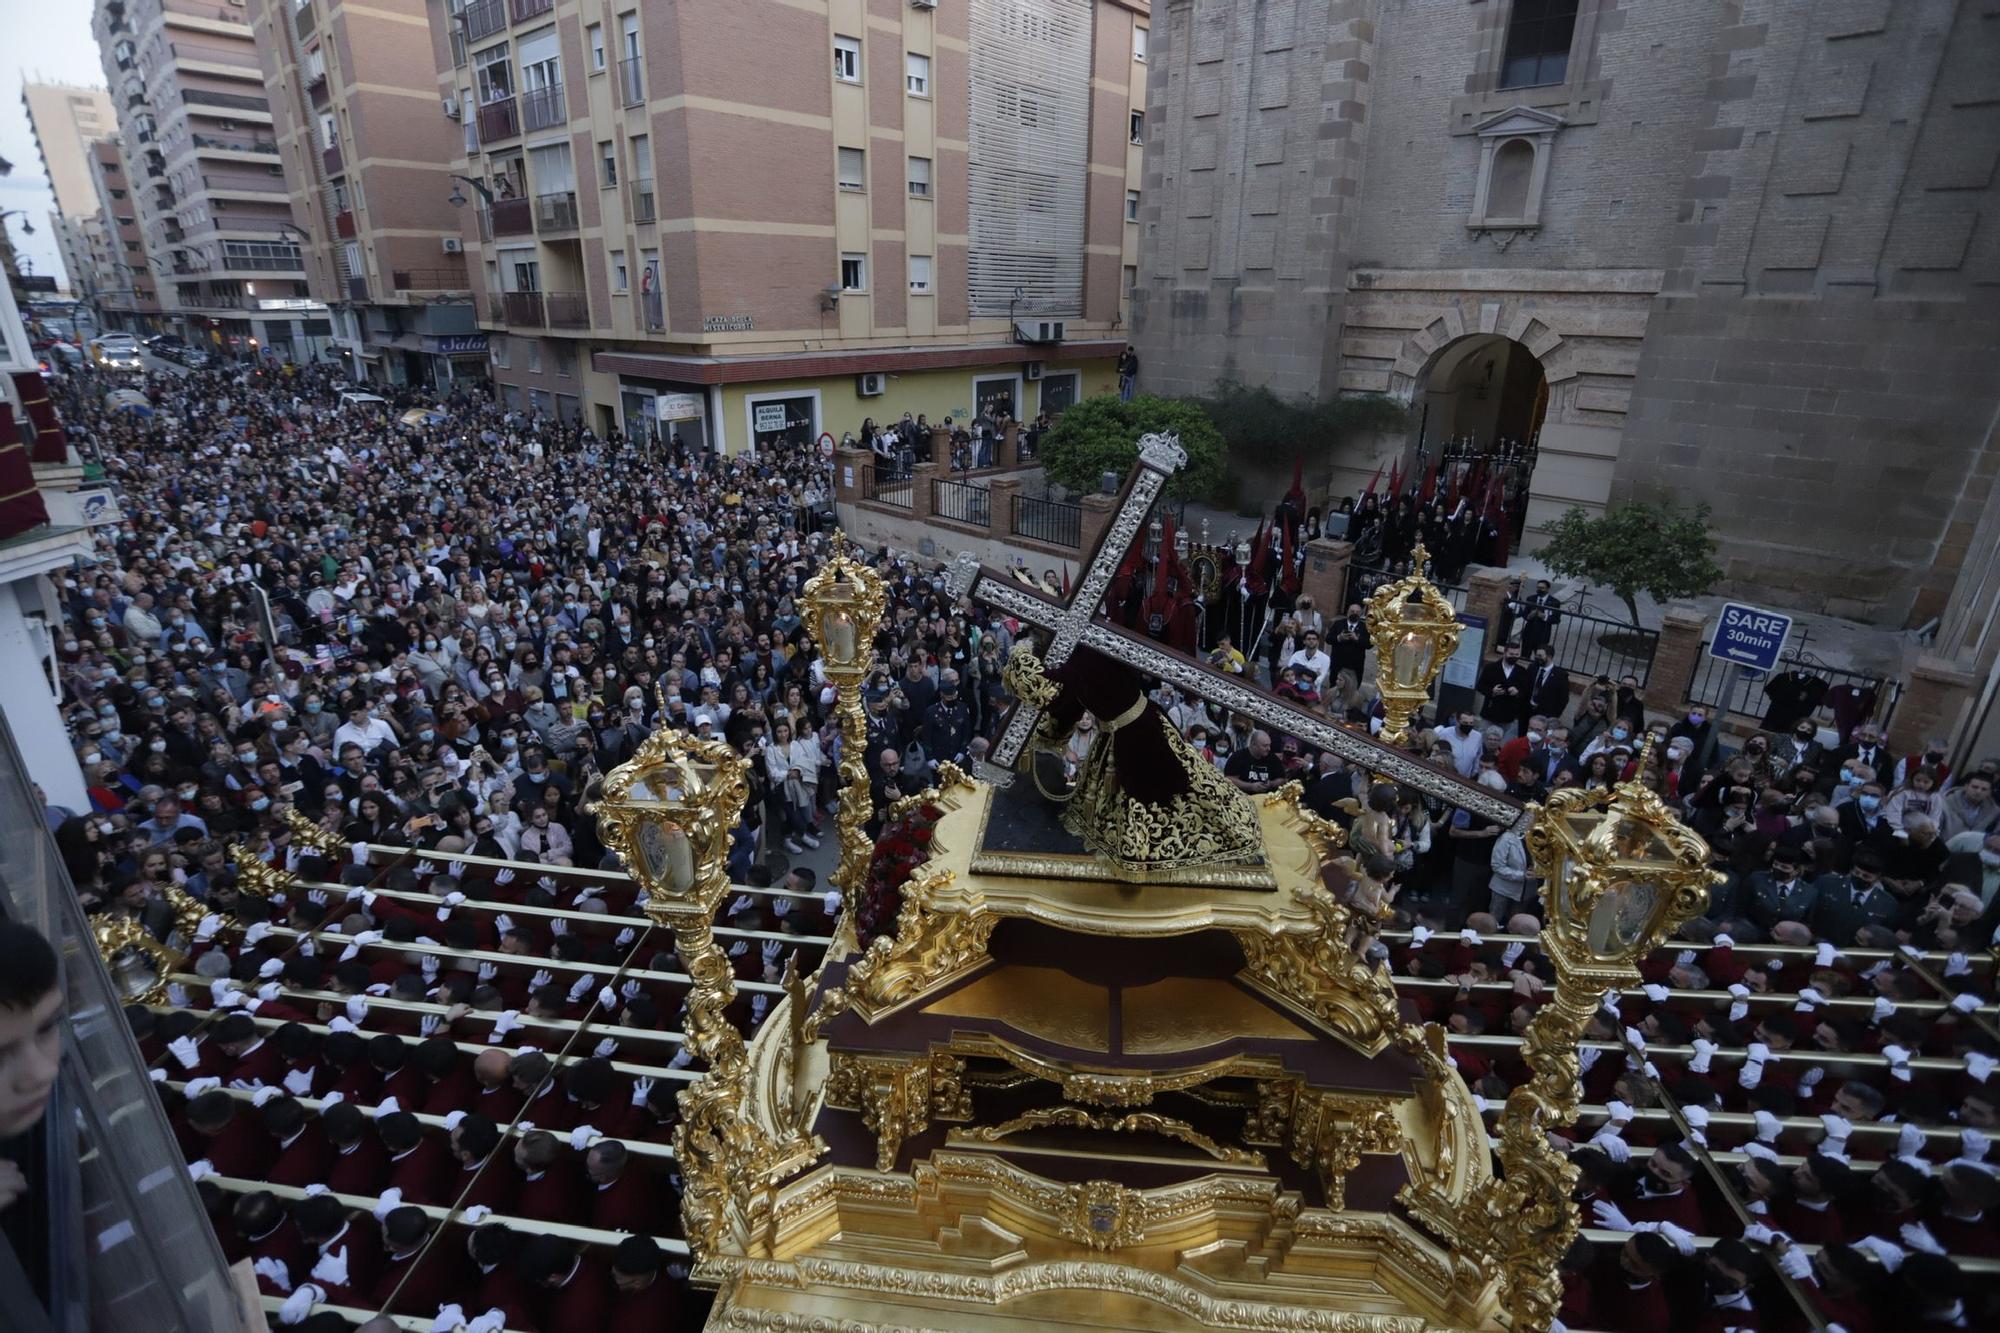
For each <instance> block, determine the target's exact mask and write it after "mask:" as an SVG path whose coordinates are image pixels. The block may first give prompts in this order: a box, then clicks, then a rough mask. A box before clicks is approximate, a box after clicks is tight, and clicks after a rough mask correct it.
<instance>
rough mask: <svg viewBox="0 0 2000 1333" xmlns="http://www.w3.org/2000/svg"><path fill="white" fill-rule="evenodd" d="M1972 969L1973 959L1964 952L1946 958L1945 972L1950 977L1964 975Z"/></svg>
mask: <svg viewBox="0 0 2000 1333" xmlns="http://www.w3.org/2000/svg"><path fill="white" fill-rule="evenodd" d="M1971 971H1972V960H1971V959H1970V958H1967V957H1966V956H1965V955H1964V954H1962V953H1954V954H1952V955H1951V957H1949V958H1947V959H1945V960H1944V974H1945V975H1946V976H1948V977H1962V976H1965V975H1967V974H1968V973H1970V972H1971Z"/></svg>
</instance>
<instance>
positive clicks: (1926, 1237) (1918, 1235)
mask: <svg viewBox="0 0 2000 1333" xmlns="http://www.w3.org/2000/svg"><path fill="white" fill-rule="evenodd" d="M1896 1234H1897V1235H1899V1236H1901V1237H1902V1238H1903V1244H1905V1245H1907V1246H1909V1247H1910V1248H1911V1249H1913V1250H1922V1251H1923V1252H1924V1253H1925V1254H1943V1253H1944V1246H1942V1245H1940V1244H1938V1238H1937V1237H1936V1236H1933V1235H1932V1234H1931V1229H1930V1228H1929V1227H1927V1226H1925V1225H1924V1224H1923V1223H1922V1222H1905V1223H1904V1224H1903V1226H1902V1229H1901V1230H1899V1231H1898V1232H1897V1233H1896Z"/></svg>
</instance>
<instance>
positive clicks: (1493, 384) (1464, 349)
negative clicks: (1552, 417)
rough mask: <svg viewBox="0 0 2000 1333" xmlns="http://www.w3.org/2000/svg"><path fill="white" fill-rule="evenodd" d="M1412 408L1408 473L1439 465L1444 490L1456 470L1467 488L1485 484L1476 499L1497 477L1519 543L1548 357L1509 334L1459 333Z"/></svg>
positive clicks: (1431, 366) (1435, 357)
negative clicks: (1537, 354)
mask: <svg viewBox="0 0 2000 1333" xmlns="http://www.w3.org/2000/svg"><path fill="white" fill-rule="evenodd" d="M1410 408H1411V412H1410V416H1411V425H1410V438H1409V443H1408V445H1407V447H1406V449H1405V462H1404V475H1405V476H1416V477H1418V478H1422V477H1423V476H1424V475H1425V474H1426V473H1428V472H1429V471H1430V470H1431V468H1432V467H1433V466H1435V467H1436V468H1437V475H1438V482H1437V490H1438V494H1440V495H1442V494H1444V493H1445V492H1446V490H1447V488H1448V485H1447V484H1448V483H1449V482H1451V481H1452V480H1454V473H1455V474H1456V476H1455V480H1456V481H1457V482H1458V483H1459V485H1458V486H1457V487H1456V489H1457V490H1458V491H1459V492H1460V494H1461V495H1463V493H1464V490H1465V483H1467V482H1472V483H1474V484H1475V485H1476V488H1477V489H1478V490H1479V491H1480V494H1476V495H1472V496H1470V497H1469V502H1470V503H1472V504H1478V503H1480V502H1481V500H1482V499H1483V497H1484V495H1485V490H1486V487H1485V482H1486V481H1488V480H1493V481H1494V486H1495V488H1496V490H1497V492H1498V494H1499V497H1500V500H1501V504H1502V507H1503V509H1504V510H1505V513H1506V516H1507V520H1508V527H1509V529H1510V531H1509V534H1508V535H1509V538H1510V542H1509V545H1510V546H1513V547H1515V548H1516V549H1518V545H1519V542H1520V539H1521V534H1522V528H1523V526H1524V524H1525V522H1526V519H1527V509H1528V505H1527V500H1528V495H1529V484H1530V482H1531V480H1532V478H1533V475H1534V468H1535V462H1536V459H1537V454H1538V449H1537V445H1538V443H1539V441H1540V438H1541V432H1542V423H1543V422H1544V421H1545V420H1546V419H1547V417H1548V414H1549V378H1548V375H1547V373H1546V371H1545V370H1544V369H1543V366H1542V362H1541V358H1539V357H1538V356H1536V355H1535V353H1534V352H1533V351H1532V350H1530V349H1529V348H1528V346H1527V345H1526V344H1524V343H1521V342H1519V341H1517V340H1515V339H1513V338H1509V337H1507V336H1505V335H1504V334H1498V333H1472V334H1467V335H1465V336H1464V337H1461V338H1455V339H1453V340H1452V341H1451V342H1449V343H1446V344H1445V345H1444V346H1443V347H1440V348H1438V349H1437V351H1436V352H1435V353H1433V354H1432V356H1431V358H1430V360H1429V362H1428V364H1426V365H1425V367H1424V369H1423V371H1422V372H1421V373H1420V374H1419V375H1418V376H1417V377H1416V385H1415V392H1414V393H1413V395H1412V397H1411V401H1410ZM1412 469H1414V471H1412ZM1496 479H1497V480H1496Z"/></svg>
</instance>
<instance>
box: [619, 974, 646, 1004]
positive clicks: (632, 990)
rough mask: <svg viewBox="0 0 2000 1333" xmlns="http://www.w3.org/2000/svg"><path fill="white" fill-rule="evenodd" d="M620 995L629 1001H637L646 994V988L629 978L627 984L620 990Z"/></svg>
mask: <svg viewBox="0 0 2000 1333" xmlns="http://www.w3.org/2000/svg"><path fill="white" fill-rule="evenodd" d="M618 993H619V994H620V995H622V996H624V997H625V998H626V999H628V1000H636V999H638V998H639V997H640V995H642V994H644V993H645V987H643V986H641V985H640V984H639V983H638V982H636V981H633V980H631V979H629V978H628V979H627V980H626V981H625V984H624V985H622V986H620V987H619V988H618Z"/></svg>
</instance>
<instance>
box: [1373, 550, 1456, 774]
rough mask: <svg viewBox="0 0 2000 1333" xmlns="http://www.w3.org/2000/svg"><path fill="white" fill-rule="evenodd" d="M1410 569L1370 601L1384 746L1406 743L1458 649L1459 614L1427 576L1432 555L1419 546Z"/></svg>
mask: <svg viewBox="0 0 2000 1333" xmlns="http://www.w3.org/2000/svg"><path fill="white" fill-rule="evenodd" d="M1411 557H1412V559H1411V569H1410V572H1409V573H1408V574H1407V575H1405V576H1404V577H1403V578H1400V579H1398V580H1396V581H1395V582H1394V583H1388V584H1384V585H1383V586H1382V587H1380V588H1377V589H1376V590H1375V591H1374V592H1373V593H1371V594H1370V595H1369V597H1368V636H1369V637H1370V638H1371V639H1373V640H1374V642H1375V683H1376V685H1377V687H1378V688H1379V689H1380V690H1381V691H1382V712H1383V719H1382V742H1383V744H1385V745H1407V744H1408V743H1409V739H1410V719H1411V718H1412V717H1414V716H1415V715H1416V713H1417V710H1418V709H1420V708H1422V707H1423V706H1424V703H1425V702H1426V701H1427V700H1428V699H1429V698H1430V697H1431V686H1432V684H1433V683H1435V682H1436V680H1437V678H1438V673H1439V672H1441V671H1443V670H1444V664H1445V662H1446V661H1447V660H1448V659H1449V658H1450V657H1451V655H1452V653H1453V651H1454V650H1456V649H1457V647H1458V634H1459V624H1458V612H1457V611H1455V610H1453V609H1452V605H1451V603H1450V602H1449V601H1448V600H1446V598H1445V596H1444V594H1443V593H1441V592H1439V591H1438V590H1437V586H1436V585H1435V584H1433V583H1432V582H1431V581H1430V580H1429V579H1427V578H1425V577H1424V562H1425V561H1426V560H1428V559H1429V558H1430V554H1429V552H1427V551H1425V550H1424V548H1423V546H1422V545H1421V544H1419V545H1418V546H1417V549H1416V550H1415V551H1413V552H1412V553H1411Z"/></svg>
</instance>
